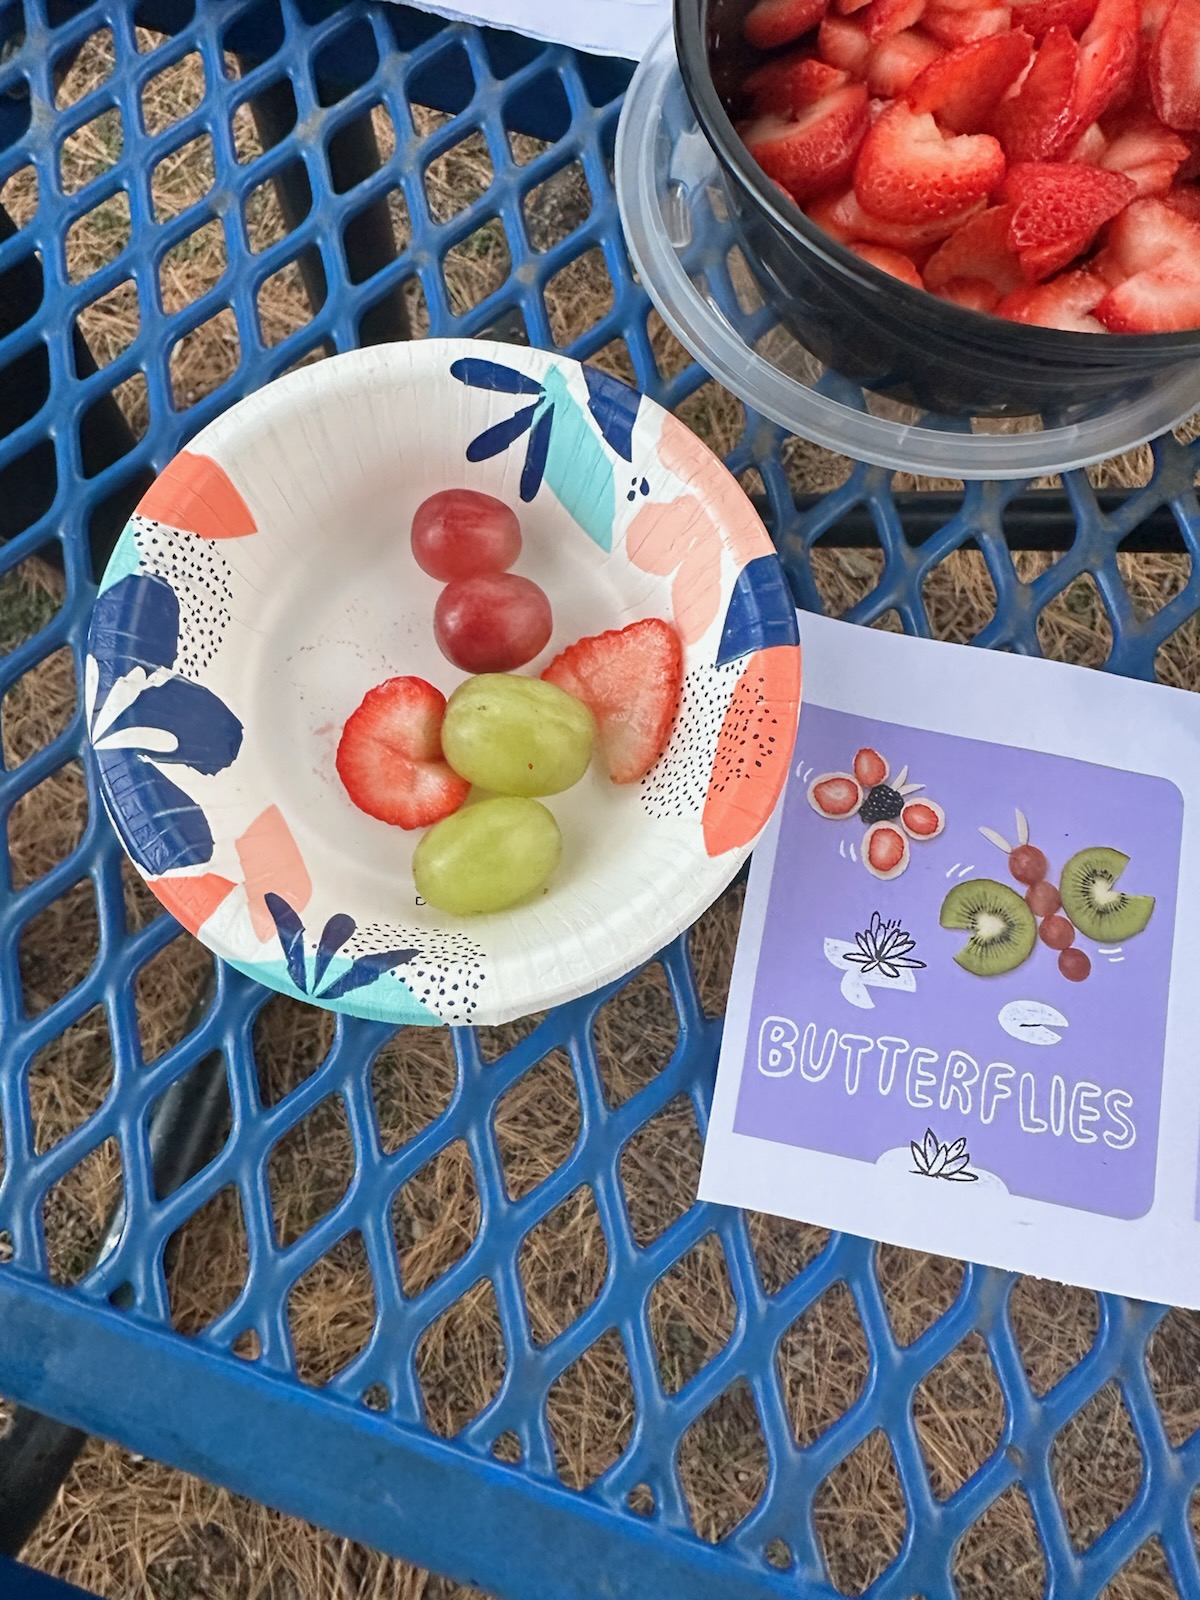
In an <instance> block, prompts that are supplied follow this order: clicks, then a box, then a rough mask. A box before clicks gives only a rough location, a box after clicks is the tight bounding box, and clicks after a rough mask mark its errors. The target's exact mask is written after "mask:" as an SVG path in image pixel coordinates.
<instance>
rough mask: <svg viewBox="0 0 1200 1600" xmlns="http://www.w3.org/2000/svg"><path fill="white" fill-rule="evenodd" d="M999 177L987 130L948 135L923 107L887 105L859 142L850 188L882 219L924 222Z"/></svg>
mask: <svg viewBox="0 0 1200 1600" xmlns="http://www.w3.org/2000/svg"><path fill="white" fill-rule="evenodd" d="M1003 177H1004V152H1003V151H1002V150H1001V148H1000V146H999V145H998V144H997V143H996V141H995V139H993V138H992V137H991V136H990V135H989V134H960V135H956V136H950V137H947V136H946V135H945V134H944V133H943V132H942V131H941V129H940V128H939V127H938V125H937V123H936V122H935V121H934V120H933V118H932V117H931V116H930V115H929V114H928V113H927V112H926V113H924V114H923V115H918V114H917V113H916V112H914V111H910V110H909V108H908V107H907V106H906V105H904V104H903V103H902V102H900V101H896V102H895V103H894V104H892V105H890V106H889V107H888V109H887V110H886V111H885V112H884V113H883V115H882V116H881V117H880V118H879V120H878V122H876V123H875V125H874V127H873V128H872V129H871V131H870V132H869V133H868V134H867V137H866V138H865V140H864V141H863V146H862V150H861V152H860V153H859V157H858V163H857V165H856V167H855V169H854V192H855V194H856V195H857V196H858V200H859V204H860V205H861V206H862V207H863V209H864V210H866V211H870V212H873V213H874V214H875V216H877V217H882V218H883V220H884V221H885V222H906V223H914V222H929V221H932V220H933V219H935V218H937V217H945V216H949V215H950V214H951V213H953V212H955V211H962V210H964V209H965V208H966V207H967V206H969V205H970V204H971V203H972V202H973V201H976V200H981V199H982V198H983V197H984V196H985V195H987V194H988V193H990V191H991V190H992V189H994V188H995V187H996V185H997V184H998V183H999V182H1000V180H1001V179H1002V178H1003Z"/></svg>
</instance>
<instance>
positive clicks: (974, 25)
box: [921, 0, 1012, 50]
mask: <svg viewBox="0 0 1200 1600" xmlns="http://www.w3.org/2000/svg"><path fill="white" fill-rule="evenodd" d="M921 20H922V23H923V25H924V28H925V31H926V33H931V34H932V35H933V37H934V38H935V39H936V40H937V41H938V43H939V44H944V45H946V46H947V47H948V48H949V49H951V50H954V49H957V48H958V47H959V46H960V45H964V44H974V43H975V42H976V40H978V39H987V38H989V37H990V36H991V35H992V34H994V33H1007V32H1008V30H1009V28H1010V27H1011V26H1012V12H1011V11H1010V10H1009V8H1008V6H1007V5H1006V4H1004V5H1001V4H986V3H985V4H982V5H977V4H972V5H971V6H969V7H960V6H958V5H953V4H950V3H949V0H929V3H928V4H927V5H926V7H925V14H924V16H923V17H922V19H921Z"/></svg>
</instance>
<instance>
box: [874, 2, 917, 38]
mask: <svg viewBox="0 0 1200 1600" xmlns="http://www.w3.org/2000/svg"><path fill="white" fill-rule="evenodd" d="M924 9H925V0H871V4H870V5H869V6H868V7H867V9H866V10H865V11H864V12H863V25H864V27H865V28H866V30H867V38H868V39H870V41H871V43H872V44H882V43H883V41H884V40H885V39H890V38H892V36H893V35H894V34H897V33H903V32H904V30H905V29H906V28H912V27H915V26H916V24H917V23H918V22H920V20H921V13H922V12H923V11H924Z"/></svg>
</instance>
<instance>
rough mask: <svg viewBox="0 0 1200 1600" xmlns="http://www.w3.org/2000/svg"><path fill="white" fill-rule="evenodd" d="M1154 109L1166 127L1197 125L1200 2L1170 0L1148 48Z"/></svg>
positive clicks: (1199, 121)
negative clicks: (1152, 42)
mask: <svg viewBox="0 0 1200 1600" xmlns="http://www.w3.org/2000/svg"><path fill="white" fill-rule="evenodd" d="M1149 77H1150V92H1151V94H1152V95H1153V97H1154V109H1155V110H1156V111H1157V112H1158V114H1159V116H1160V117H1161V118H1162V120H1163V121H1164V122H1165V123H1166V124H1167V126H1168V127H1170V128H1187V129H1190V128H1200V6H1198V5H1197V4H1196V0H1174V4H1173V5H1172V6H1171V8H1170V10H1169V11H1168V12H1167V13H1166V16H1165V18H1164V21H1163V24H1162V27H1161V28H1160V29H1159V31H1158V37H1157V38H1156V39H1155V41H1154V44H1153V47H1152V49H1151V51H1150V60H1149Z"/></svg>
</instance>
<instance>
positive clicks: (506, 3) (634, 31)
mask: <svg viewBox="0 0 1200 1600" xmlns="http://www.w3.org/2000/svg"><path fill="white" fill-rule="evenodd" d="M416 3H417V4H418V5H419V6H420V9H421V10H422V11H433V12H436V13H437V15H438V16H442V17H455V18H457V19H458V20H459V21H461V22H475V23H482V24H484V25H485V26H487V27H492V28H511V29H513V30H514V31H515V32H517V33H524V34H527V35H528V36H529V37H530V38H531V39H549V40H551V41H553V42H554V43H556V44H569V45H573V46H574V47H575V49H577V50H590V51H593V52H595V53H596V54H598V55H605V56H623V57H624V58H625V59H626V60H629V61H640V60H641V58H642V57H643V56H644V55H645V54H646V52H647V51H648V50H649V48H650V46H651V45H652V44H653V43H654V41H655V39H657V38H658V36H659V34H660V33H661V32H662V31H663V29H664V28H665V27H667V26H668V24H669V23H670V21H671V5H670V0H588V3H587V4H581V3H580V0H574V3H571V0H568V3H567V4H565V5H564V4H563V3H562V0H557V3H556V0H470V4H469V5H455V4H453V3H452V0H438V4H436V5H429V4H426V3H425V0H416Z"/></svg>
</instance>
